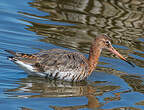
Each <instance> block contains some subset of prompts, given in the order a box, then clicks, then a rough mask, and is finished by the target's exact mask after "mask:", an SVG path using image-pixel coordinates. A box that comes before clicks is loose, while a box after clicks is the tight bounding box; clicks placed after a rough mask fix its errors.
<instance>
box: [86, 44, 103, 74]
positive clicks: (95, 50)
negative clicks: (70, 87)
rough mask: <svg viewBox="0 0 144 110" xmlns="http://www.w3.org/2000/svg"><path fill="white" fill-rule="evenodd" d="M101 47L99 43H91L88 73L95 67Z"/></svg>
mask: <svg viewBox="0 0 144 110" xmlns="http://www.w3.org/2000/svg"><path fill="white" fill-rule="evenodd" d="M101 50H102V49H101V48H100V46H99V45H96V44H92V46H91V48H90V51H89V58H88V63H89V74H91V72H92V71H93V70H94V69H95V67H96V65H97V63H98V60H99V57H100V54H101Z"/></svg>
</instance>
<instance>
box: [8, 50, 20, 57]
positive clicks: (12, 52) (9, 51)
mask: <svg viewBox="0 0 144 110" xmlns="http://www.w3.org/2000/svg"><path fill="white" fill-rule="evenodd" d="M5 51H6V52H8V53H10V54H12V55H14V56H17V53H16V52H14V51H12V50H5Z"/></svg>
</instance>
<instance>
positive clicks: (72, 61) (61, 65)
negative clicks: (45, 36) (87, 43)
mask: <svg viewBox="0 0 144 110" xmlns="http://www.w3.org/2000/svg"><path fill="white" fill-rule="evenodd" d="M35 56H36V57H37V63H36V64H35V65H36V67H37V68H40V70H42V71H47V70H57V69H59V70H60V71H70V70H78V69H82V68H84V69H87V68H88V63H87V59H86V58H85V57H84V56H83V55H82V54H80V53H78V52H70V51H66V50H61V49H51V50H47V51H42V52H39V53H37V54H35ZM87 70H88V69H87Z"/></svg>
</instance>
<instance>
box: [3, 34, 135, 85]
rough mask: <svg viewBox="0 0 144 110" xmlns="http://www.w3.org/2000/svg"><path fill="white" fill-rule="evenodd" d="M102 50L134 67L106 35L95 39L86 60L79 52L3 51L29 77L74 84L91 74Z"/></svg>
mask: <svg viewBox="0 0 144 110" xmlns="http://www.w3.org/2000/svg"><path fill="white" fill-rule="evenodd" d="M103 49H107V50H109V51H110V52H112V53H113V54H115V55H116V56H118V57H119V58H120V59H122V60H124V61H126V62H127V63H129V64H130V65H132V66H134V65H133V64H132V63H131V62H129V61H128V60H126V59H125V58H124V57H123V56H122V55H121V54H119V53H118V52H117V51H116V50H115V49H114V48H113V47H112V45H111V42H110V38H109V37H108V36H107V35H101V36H98V37H96V38H95V40H94V41H93V42H92V45H91V48H90V51H89V58H88V59H87V58H86V57H85V56H83V55H82V54H81V53H79V52H71V51H67V50H62V49H50V50H45V51H41V52H39V53H36V54H25V53H18V52H13V51H11V50H5V51H7V52H9V53H11V54H12V55H14V56H9V57H8V59H9V60H11V61H13V62H14V63H15V64H17V65H18V66H20V67H21V68H22V69H23V70H24V71H25V72H27V73H28V74H29V75H33V76H40V77H46V78H51V79H59V80H65V81H72V82H73V81H74V82H76V81H81V80H85V79H86V78H87V77H88V76H89V75H90V74H91V73H92V71H93V70H94V69H95V67H96V65H97V63H98V59H99V57H100V54H101V51H102V50H103Z"/></svg>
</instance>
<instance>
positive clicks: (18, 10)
mask: <svg viewBox="0 0 144 110" xmlns="http://www.w3.org/2000/svg"><path fill="white" fill-rule="evenodd" d="M143 13H144V2H143V0H119V1H116V0H32V1H31V0H14V1H11V0H1V3H0V18H1V20H0V59H1V60H0V70H1V72H0V107H1V109H3V110H7V109H10V110H31V109H32V110H79V109H80V110H87V109H97V110H126V109H127V110H143V109H144V48H143V47H144V31H143V30H144V14H143ZM103 33H107V34H108V35H109V36H110V37H111V39H112V43H113V46H114V47H115V48H116V49H117V50H118V51H119V52H120V53H121V54H123V55H124V56H125V57H127V58H128V60H131V61H132V62H133V63H134V64H135V67H134V68H133V67H131V66H130V65H129V64H127V63H125V62H123V61H122V60H120V59H118V58H116V57H115V56H113V55H112V54H111V53H109V52H107V51H104V52H102V55H101V57H100V62H99V65H98V66H97V67H96V70H95V71H94V72H93V73H92V75H91V76H90V77H89V78H88V80H87V81H86V82H81V83H74V84H71V83H67V82H60V81H50V80H44V79H42V78H38V77H29V76H27V74H26V73H25V72H24V71H23V70H21V69H19V68H18V67H17V66H16V65H15V64H13V63H12V62H10V61H8V60H7V56H9V55H10V54H8V53H6V52H5V51H4V50H5V49H11V50H14V51H20V52H25V53H35V52H39V51H40V50H46V49H52V48H63V49H67V50H71V51H79V52H81V53H83V54H84V55H85V56H86V57H87V56H88V51H89V47H90V44H91V41H92V40H93V39H94V38H95V36H96V35H99V34H103Z"/></svg>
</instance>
